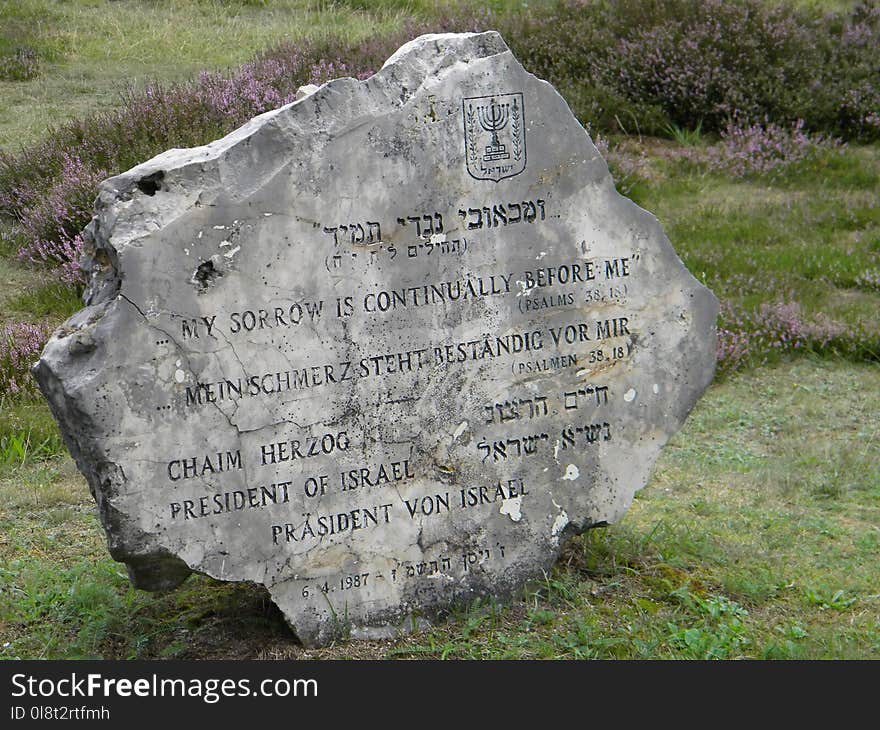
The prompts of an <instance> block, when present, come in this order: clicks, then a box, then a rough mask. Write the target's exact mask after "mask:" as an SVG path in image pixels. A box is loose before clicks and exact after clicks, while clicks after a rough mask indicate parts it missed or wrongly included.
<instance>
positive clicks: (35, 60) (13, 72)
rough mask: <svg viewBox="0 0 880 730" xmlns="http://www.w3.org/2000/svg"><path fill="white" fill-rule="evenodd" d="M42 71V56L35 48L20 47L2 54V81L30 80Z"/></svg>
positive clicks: (0, 74) (0, 69)
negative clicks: (40, 56)
mask: <svg viewBox="0 0 880 730" xmlns="http://www.w3.org/2000/svg"><path fill="white" fill-rule="evenodd" d="M39 73H40V58H39V56H38V54H37V52H36V51H35V50H34V49H33V48H28V47H19V48H16V49H15V50H14V51H13V52H12V53H8V54H4V55H3V56H0V81H28V80H29V79H32V78H35V77H36V76H37V75H38V74H39Z"/></svg>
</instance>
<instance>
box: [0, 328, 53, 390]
mask: <svg viewBox="0 0 880 730" xmlns="http://www.w3.org/2000/svg"><path fill="white" fill-rule="evenodd" d="M48 337H49V328H48V327H47V326H46V325H43V324H29V323H27V322H18V323H13V324H7V325H5V326H4V327H3V329H2V331H0V402H3V401H8V400H25V399H28V398H33V397H35V396H36V395H37V394H38V390H37V384H36V381H35V380H34V379H33V377H32V376H31V374H30V368H31V365H33V364H34V363H35V362H36V361H37V360H38V359H39V357H40V351H41V350H42V349H43V345H44V344H45V343H46V340H47V338H48Z"/></svg>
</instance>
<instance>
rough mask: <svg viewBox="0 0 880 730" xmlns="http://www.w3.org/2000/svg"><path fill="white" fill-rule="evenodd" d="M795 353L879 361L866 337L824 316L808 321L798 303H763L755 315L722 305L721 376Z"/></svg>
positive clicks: (719, 326)
mask: <svg viewBox="0 0 880 730" xmlns="http://www.w3.org/2000/svg"><path fill="white" fill-rule="evenodd" d="M796 352H813V353H828V352H836V353H838V354H852V355H856V356H858V355H861V356H863V357H864V356H868V357H875V358H876V353H871V352H867V351H866V337H865V335H864V333H862V332H855V331H853V329H852V328H848V327H846V326H845V325H843V324H841V323H839V322H835V321H834V320H832V319H831V318H829V317H828V316H827V315H824V314H822V313H819V314H817V315H815V316H814V317H813V318H808V317H806V316H805V314H804V312H803V309H802V308H801V306H800V304H798V303H797V302H795V301H785V300H780V301H776V302H773V303H764V304H761V305H760V306H759V307H758V309H757V311H755V312H745V311H743V310H742V309H739V308H735V307H733V306H731V305H730V304H729V303H723V304H722V307H721V316H720V319H719V325H718V345H717V361H718V369H719V372H721V373H723V374H727V373H731V372H733V371H735V370H738V369H739V368H740V367H743V366H745V365H747V364H759V363H760V364H763V363H767V362H769V361H772V360H774V359H777V358H778V357H779V356H780V355H784V354H792V353H796Z"/></svg>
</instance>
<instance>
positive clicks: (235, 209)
mask: <svg viewBox="0 0 880 730" xmlns="http://www.w3.org/2000/svg"><path fill="white" fill-rule="evenodd" d="M302 97H303V98H301V99H299V100H298V101H296V102H294V103H293V104H290V105H288V106H285V107H283V108H281V109H278V110H276V111H272V112H269V113H267V114H263V115H261V116H259V117H257V118H255V119H253V120H252V121H251V122H249V123H248V124H247V125H245V126H244V127H242V128H241V129H239V130H237V131H235V132H233V133H232V134H230V135H228V136H227V137H225V138H223V139H221V140H218V141H216V142H213V143H211V144H209V145H207V146H205V147H200V148H196V149H188V150H169V151H168V152H166V153H164V154H162V155H159V156H158V157H156V158H154V159H152V160H150V161H149V162H146V163H144V164H142V165H140V166H138V167H136V168H134V169H133V170H130V171H129V172H127V173H125V174H122V175H119V176H117V177H114V178H112V179H110V180H107V181H106V182H105V183H104V184H103V186H102V188H101V193H100V197H99V199H98V202H97V208H96V215H95V218H94V220H93V222H92V223H91V224H90V226H89V228H88V229H87V234H88V236H87V237H88V248H87V255H86V261H85V265H86V268H87V270H88V271H89V273H90V277H91V280H90V285H89V288H88V291H87V293H86V304H87V307H86V308H85V309H84V310H83V311H81V312H80V313H78V314H77V315H75V316H74V317H73V318H71V319H70V320H69V321H68V322H67V323H66V324H65V325H64V326H63V327H62V328H61V329H60V330H59V331H58V332H56V333H55V335H54V336H53V337H52V339H51V341H50V342H49V343H48V345H47V346H46V349H45V351H44V353H43V355H42V359H41V360H40V362H39V363H38V364H37V365H36V367H35V374H36V377H37V379H38V381H39V383H40V387H41V388H42V390H43V392H44V393H45V395H46V397H47V398H48V400H49V402H50V404H51V407H52V409H53V412H54V414H55V416H56V417H57V418H58V420H59V422H60V423H61V426H62V429H63V431H64V435H65V438H66V441H67V445H68V446H69V448H70V450H71V452H72V453H73V455H74V457H75V458H76V460H77V463H78V465H79V468H80V469H81V470H82V472H83V473H84V474H85V475H86V477H87V478H88V481H89V484H90V486H91V489H92V491H93V493H94V496H95V499H96V501H97V503H98V505H99V507H100V512H101V517H102V521H103V525H104V527H105V530H106V532H107V537H108V543H109V548H110V552H111V554H112V555H113V557H114V558H116V559H117V560H120V561H124V562H125V563H126V564H127V566H128V568H129V572H130V575H131V578H132V581H133V582H134V584H135V585H137V586H139V587H142V588H146V589H168V588H171V587H173V586H175V585H177V584H178V583H180V582H181V581H182V580H183V579H184V578H185V577H186V576H187V575H189V573H190V572H191V571H198V572H201V573H205V574H208V575H211V576H214V577H215V578H218V579H221V580H230V581H254V582H257V583H260V584H263V585H265V586H266V587H267V588H268V590H269V591H270V593H271V595H272V598H273V600H274V601H275V602H276V603H277V604H278V605H279V606H280V607H281V609H282V610H283V612H284V614H285V615H286V616H287V618H288V620H289V622H290V623H291V625H292V627H293V628H294V630H295V631H296V633H297V634H298V636H299V637H300V638H301V640H302V641H303V642H304V643H306V644H308V645H319V644H322V643H326V642H328V641H330V640H332V639H334V638H336V637H338V636H341V635H348V636H353V637H370V636H387V635H391V634H393V633H395V632H396V631H398V630H409V629H411V628H412V627H413V626H414V625H418V623H419V621H421V620H426V619H430V618H431V617H432V616H434V615H436V614H437V613H438V612H439V611H441V610H442V609H444V607H448V606H449V605H450V604H451V603H452V602H453V601H458V600H468V599H471V598H474V597H476V596H479V595H490V594H491V595H494V596H498V597H503V596H506V595H510V594H511V593H513V592H514V591H516V590H518V589H519V588H520V587H521V586H522V585H523V584H524V582H525V581H527V580H528V579H530V578H534V577H537V576H540V575H541V573H542V571H544V570H547V569H548V568H549V567H550V565H551V564H552V562H553V561H554V559H555V558H556V557H557V556H558V554H559V552H560V550H561V548H562V546H563V544H564V543H565V541H566V540H567V539H568V538H569V537H570V536H572V535H574V534H576V533H578V532H580V531H582V530H584V529H586V528H589V527H591V526H595V525H601V524H605V523H610V522H614V521H615V520H618V519H620V518H621V516H622V515H623V514H624V512H625V511H626V509H627V508H628V506H629V505H630V503H631V501H632V499H633V495H634V493H635V492H636V491H637V490H638V489H640V488H641V487H642V486H643V485H644V484H645V482H646V480H647V478H648V475H649V472H650V469H651V466H652V464H653V463H654V461H655V459H656V457H657V455H658V452H659V450H660V448H661V447H662V446H663V444H664V443H665V442H666V441H667V439H668V438H669V437H670V435H671V434H673V433H674V432H675V431H676V430H677V429H678V428H679V427H680V425H681V424H682V422H683V420H684V418H685V417H686V415H687V413H688V412H689V411H690V409H691V407H692V406H693V404H694V402H695V401H696V399H697V398H698V397H699V396H700V394H701V393H702V392H703V391H704V389H705V388H706V387H707V385H708V383H709V382H710V380H711V378H712V375H713V371H714V359H715V319H716V315H717V301H716V299H715V297H714V296H713V295H712V294H711V292H709V291H708V290H707V289H706V288H705V287H703V286H702V285H700V284H699V283H698V282H697V281H696V280H695V279H694V278H693V277H692V276H691V275H690V274H689V273H688V272H687V271H686V270H685V268H684V266H683V265H682V263H681V261H680V260H679V259H678V257H677V256H676V254H675V252H674V251H673V249H672V247H671V245H670V244H669V241H668V240H667V238H666V236H665V235H664V233H663V231H662V230H661V227H660V225H659V224H658V222H657V220H656V219H655V218H654V217H653V216H652V215H650V214H649V213H647V212H645V211H644V210H642V209H640V208H639V207H638V206H636V205H635V204H633V203H632V202H631V201H629V200H627V199H625V198H623V197H622V196H620V195H619V194H618V193H617V192H616V190H615V188H614V185H613V182H612V180H611V177H610V175H609V173H608V168H607V166H606V164H605V162H604V160H603V159H602V158H601V157H600V155H599V154H598V152H597V150H596V148H595V146H594V145H593V144H592V142H591V141H590V139H589V137H588V135H587V134H586V132H585V131H584V129H583V128H582V127H581V126H580V125H579V124H578V122H577V120H576V119H575V118H574V117H573V115H572V114H571V112H570V110H569V109H568V107H567V105H566V104H565V102H564V101H563V99H562V98H561V97H560V96H559V95H558V94H557V93H556V92H555V91H554V89H553V88H552V87H551V86H550V85H549V84H548V83H546V82H544V81H541V80H540V79H537V78H535V77H534V76H532V75H531V74H529V73H528V72H527V71H525V70H524V69H523V68H522V66H521V65H520V64H519V63H518V62H517V60H516V59H515V58H514V57H513V55H512V54H511V53H510V51H509V50H508V48H507V47H506V46H505V44H504V42H503V40H502V39H501V37H500V36H499V35H498V34H497V33H494V32H488V33H482V34H463V35H452V34H450V35H434V36H423V37H421V38H418V39H416V40H414V41H412V42H410V43H408V44H406V45H405V46H404V47H402V48H401V49H400V50H399V51H398V52H397V53H396V54H395V55H394V56H393V57H392V58H391V59H389V61H388V62H387V63H386V65H385V66H384V67H383V68H382V70H381V71H379V72H378V73H377V74H376V75H374V76H373V77H371V78H369V79H367V80H366V81H357V80H354V79H338V80H335V81H332V82H330V83H328V84H325V85H324V86H322V87H320V88H319V89H317V90H311V89H303V90H302Z"/></svg>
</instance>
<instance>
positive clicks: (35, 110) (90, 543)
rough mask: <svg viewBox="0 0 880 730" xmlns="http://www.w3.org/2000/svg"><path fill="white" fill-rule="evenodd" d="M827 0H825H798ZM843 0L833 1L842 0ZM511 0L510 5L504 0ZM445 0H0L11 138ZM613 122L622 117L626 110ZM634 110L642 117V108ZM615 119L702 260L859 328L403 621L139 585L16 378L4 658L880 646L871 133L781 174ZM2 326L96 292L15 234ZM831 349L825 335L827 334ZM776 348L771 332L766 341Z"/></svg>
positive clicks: (655, 197) (713, 278) (727, 407)
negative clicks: (597, 520)
mask: <svg viewBox="0 0 880 730" xmlns="http://www.w3.org/2000/svg"><path fill="white" fill-rule="evenodd" d="M807 4H812V5H815V4H816V3H807ZM833 4H834V5H835V6H840V5H841V3H833ZM493 6H494V7H496V8H497V9H501V10H504V9H508V10H509V9H514V8H515V7H518V6H519V3H515V2H504V1H501V0H499V2H497V3H493ZM431 7H432V3H430V2H428V0H413V1H412V2H407V1H405V0H401V1H396V0H385V1H383V2H375V3H372V2H371V3H367V2H359V1H358V0H348V1H347V2H342V1H337V2H329V1H327V2H322V1H320V0H313V1H308V0H280V1H279V2H271V3H270V2H262V1H260V0H252V1H251V2H245V1H243V0H242V1H239V2H234V1H233V0H225V1H224V0H199V2H183V0H167V2H163V3H144V2H137V1H135V0H118V2H114V3H109V4H108V3H98V2H92V1H91V0H75V1H72V2H60V0H58V1H54V0H23V1H22V2H19V3H8V4H4V5H3V6H0V57H3V56H4V55H7V56H8V55H9V54H11V53H14V52H15V50H16V49H17V48H18V47H20V46H25V47H27V48H30V49H32V50H33V51H34V52H35V53H36V56H37V59H38V66H37V75H36V76H35V77H34V78H31V79H29V80H24V81H0V97H2V98H3V99H4V102H6V103H5V104H4V105H3V106H2V107H0V147H6V148H9V149H13V148H16V147H18V146H19V145H24V144H30V143H34V142H36V141H38V140H39V139H40V138H41V137H42V135H43V134H44V133H45V131H46V129H47V127H49V126H51V125H53V124H58V123H59V122H60V121H61V120H63V119H65V118H68V117H70V116H73V115H82V114H84V113H86V112H88V111H92V110H95V109H100V108H102V107H107V106H108V105H111V104H113V103H114V101H115V99H116V98H117V94H118V91H119V90H120V89H122V88H123V87H124V85H125V84H128V83H134V84H140V83H143V82H144V80H145V79H147V78H160V79H165V80H173V79H180V78H187V77H190V76H192V75H193V74H194V73H196V72H197V71H198V70H201V69H203V68H209V69H213V68H226V67H230V66H234V65H236V64H238V63H241V62H243V61H246V60H248V59H250V58H251V57H252V56H253V54H254V53H255V52H256V51H258V50H261V49H264V48H266V47H268V46H271V45H273V44H275V43H277V42H278V41H280V40H286V39H291V40H296V39H297V38H303V37H309V36H311V35H326V34H335V37H339V38H346V39H349V40H350V39H352V38H356V39H366V38H368V37H370V35H371V34H375V33H381V32H383V31H384V30H387V29H389V28H393V27H398V26H399V25H400V24H401V23H402V22H403V19H404V18H405V17H407V16H408V15H411V14H413V13H415V14H420V15H423V16H427V15H429V14H430V12H431ZM621 124H622V125H629V120H627V119H622V120H621ZM630 131H631V132H632V133H634V134H636V133H637V132H638V130H637V129H632V130H630ZM667 131H668V135H669V137H670V138H671V139H666V140H660V139H652V138H648V137H644V138H642V137H641V136H639V137H628V138H624V139H620V140H614V141H615V142H617V149H618V151H619V158H620V159H622V160H623V161H624V162H626V163H627V164H625V165H623V164H619V165H618V164H616V165H614V166H613V169H614V171H615V175H616V179H617V181H618V185H619V187H620V188H621V189H622V190H624V191H625V192H626V193H627V194H628V195H630V196H631V197H633V198H634V199H635V200H636V201H637V202H638V203H639V204H640V205H642V206H643V207H645V208H646V209H648V210H650V211H652V212H653V213H655V214H656V215H657V216H658V218H659V219H660V221H661V222H662V223H663V225H664V227H665V229H666V230H667V232H668V233H669V236H670V238H671V240H672V242H673V245H674V246H675V248H676V250H677V251H678V253H679V255H680V256H681V257H682V258H683V260H684V261H685V263H686V264H687V266H688V267H689V269H690V270H691V271H692V272H693V273H694V274H695V275H696V276H698V277H699V278H701V279H702V280H703V281H705V282H706V283H707V284H708V285H709V286H710V287H712V288H713V290H714V291H715V292H716V293H717V294H718V295H719V296H720V297H721V299H722V300H723V301H725V302H726V303H728V304H731V305H734V306H736V307H738V308H741V309H743V310H745V311H752V312H755V311H758V309H759V308H760V306H761V305H762V304H773V303H778V302H781V301H794V302H797V303H799V304H800V306H801V307H802V308H803V311H804V313H805V316H808V317H818V316H820V315H824V316H826V317H830V318H832V319H834V320H835V321H837V322H839V323H841V324H842V325H843V326H844V327H845V328H846V329H847V331H848V332H851V333H853V341H855V342H857V343H858V346H857V347H854V348H850V349H847V348H843V347H840V348H838V349H837V350H835V348H834V347H831V348H826V349H823V350H821V352H818V353H804V354H800V355H799V356H796V357H795V356H793V354H792V353H791V352H783V353H779V354H776V355H775V356H773V357H766V358H763V359H765V360H766V362H763V363H762V362H761V360H760V359H758V360H751V361H749V362H747V363H745V365H747V366H748V367H747V368H745V369H741V370H740V371H737V372H733V373H731V374H727V375H725V376H724V377H721V378H719V379H718V380H717V381H716V383H715V384H714V385H713V386H712V387H711V388H710V390H709V391H708V393H707V394H706V396H705V397H704V398H703V399H702V400H701V401H700V403H699V404H698V405H697V407H696V409H695V410H694V412H693V414H692V415H691V417H690V419H689V420H688V422H687V424H686V425H685V428H684V429H683V430H682V431H681V433H679V434H678V435H677V436H676V437H675V438H674V439H673V440H672V442H671V443H670V444H669V446H668V448H667V449H666V450H665V451H664V453H663V455H662V456H661V459H660V461H659V462H658V465H657V468H656V469H655V472H654V476H653V478H652V480H651V483H650V484H649V485H648V486H647V487H646V488H645V489H644V490H643V491H642V492H640V493H639V495H638V496H637V499H636V500H635V503H634V504H633V507H632V508H631V509H630V510H629V512H628V513H627V514H626V516H625V517H624V519H623V520H622V521H621V522H620V523H619V524H617V525H613V526H611V527H608V528H604V529H600V530H595V531H591V532H589V533H587V534H586V535H584V536H581V537H579V538H577V539H575V540H574V541H572V542H571V543H570V544H569V546H568V547H567V549H566V551H565V553H564V555H563V556H562V559H561V560H560V561H559V562H558V564H557V565H556V567H555V568H554V570H553V571H552V572H551V573H550V574H548V575H546V576H544V578H543V580H541V581H538V582H536V583H534V584H532V585H530V586H528V587H527V588H526V589H525V590H524V591H523V593H522V595H520V596H517V597H516V598H515V600H512V601H510V602H509V603H508V604H507V605H500V604H498V603H496V602H491V601H490V602H480V603H477V604H474V605H471V606H467V607H458V608H456V609H455V610H453V611H451V612H450V615H449V618H448V620H447V621H446V622H445V623H441V624H440V625H438V626H437V627H435V628H434V629H432V630H430V631H428V632H427V633H423V634H420V635H417V636H413V637H409V638H404V639H401V640H398V641H394V642H358V643H352V644H345V645H340V646H334V647H329V648H326V649H321V650H304V649H302V648H301V647H300V646H299V645H297V644H296V643H295V641H294V639H293V636H292V635H291V633H290V631H289V630H288V629H287V627H286V626H285V624H284V622H283V620H282V618H281V616H280V614H279V612H278V611H277V609H275V608H274V606H273V605H272V604H271V602H270V601H269V599H268V597H267V594H266V592H265V591H264V590H263V589H261V588H258V587H255V586H252V585H248V584H224V583H220V582H217V581H214V580H211V579H209V578H206V577H202V576H193V577H192V578H190V579H189V580H188V581H187V582H186V583H185V584H184V585H183V586H182V587H181V588H179V589H177V590H175V591H172V592H170V593H167V594H148V593H144V592H141V591H136V590H134V589H132V588H131V587H130V584H129V582H128V578H127V576H126V574H125V571H124V567H123V566H121V565H120V564H117V563H115V562H113V561H112V560H111V559H110V558H109V557H108V555H107V549H106V542H105V537H104V533H103V530H102V528H101V526H100V524H99V519H98V516H97V511H96V508H95V505H94V501H93V500H92V498H91V496H90V495H89V492H88V487H87V485H86V484H85V482H84V480H83V479H82V477H81V476H79V474H78V472H77V471H76V468H75V466H74V464H73V462H72V460H71V459H70V458H69V457H68V456H66V455H65V454H64V449H63V445H62V443H61V439H60V435H59V433H58V429H57V426H56V424H55V422H54V420H53V419H52V417H51V415H50V414H49V412H48V410H47V408H46V407H45V405H43V404H42V403H41V402H13V401H10V400H9V399H5V400H3V401H2V402H0V657H3V658H11V657H21V658H73V657H104V658H155V657H175V658H208V657H210V658H327V657H338V658H342V657H357V658H381V657H389V658H408V657H414V658H443V659H448V658H453V659H459V658H517V659H521V658H547V659H587V658H649V659H672V658H674V659H704V658H713V659H736V658H741V657H748V658H772V659H824V658H838V659H842V658H860V659H864V658H875V657H878V656H880V619H878V616H880V610H878V609H880V589H878V581H877V576H878V575H880V529H878V525H880V424H878V422H877V418H876V414H877V413H878V412H880V368H878V367H877V360H878V351H880V344H878V343H880V317H878V313H880V289H878V287H876V286H874V285H873V284H872V283H871V282H872V281H874V279H872V278H871V276H870V273H871V272H878V271H880V209H878V204H877V194H876V193H877V190H878V188H880V146H878V145H876V144H875V145H871V146H856V145H851V146H850V147H848V148H847V149H846V151H845V152H844V153H843V154H836V153H829V154H827V155H823V156H820V157H818V158H816V159H814V160H813V161H811V162H809V163H807V164H804V165H802V166H800V167H798V168H795V169H793V170H791V171H789V172H787V173H786V174H784V175H781V176H777V177H774V178H752V179H742V180H733V179H730V178H727V177H725V176H723V175H720V174H717V173H710V172H706V171H705V169H703V168H702V167H700V166H694V165H690V164H685V163H683V162H682V161H681V157H682V155H681V154H680V153H681V151H682V150H685V149H692V148H695V147H696V148H699V147H700V146H702V145H704V144H708V143H710V142H711V141H712V140H711V139H710V138H707V135H706V134H705V133H704V132H702V131H701V130H700V129H696V130H687V129H682V128H670V129H669V130H667ZM0 281H2V286H0V326H2V325H3V324H5V323H6V322H12V321H20V320H30V321H42V320H44V319H48V320H49V321H50V322H53V323H60V322H61V321H62V320H63V319H64V318H65V317H67V316H69V315H70V314H71V313H72V312H74V311H76V310H77V309H78V308H79V306H80V305H79V300H78V298H77V297H76V296H75V295H73V294H71V292H70V290H69V289H67V288H65V287H63V286H61V285H59V284H57V283H54V282H52V281H49V280H47V277H46V275H45V272H44V271H42V270H40V269H37V268H34V267H30V266H26V265H24V264H22V263H20V262H18V261H17V260H16V258H15V253H14V251H11V250H3V251H0ZM818 355H821V357H820V356H818ZM762 357H763V356H762Z"/></svg>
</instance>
